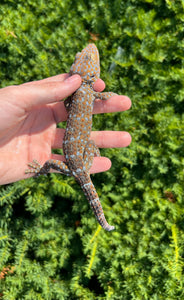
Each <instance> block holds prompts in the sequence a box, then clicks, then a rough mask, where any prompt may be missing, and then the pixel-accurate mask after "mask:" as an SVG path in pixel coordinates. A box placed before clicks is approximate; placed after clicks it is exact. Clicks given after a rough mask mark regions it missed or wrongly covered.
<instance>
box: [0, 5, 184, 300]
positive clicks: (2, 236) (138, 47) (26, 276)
mask: <svg viewBox="0 0 184 300" xmlns="http://www.w3.org/2000/svg"><path fill="white" fill-rule="evenodd" d="M0 22H1V35H0V78H1V87H4V86H8V85H11V84H20V83H23V82H25V81H31V80H37V79H41V78H44V77H48V76H52V75H56V74H58V73H62V72H67V71H69V68H70V65H71V63H72V62H73V59H74V56H75V53H76V52H77V51H79V50H81V49H82V48H84V47H85V46H86V45H87V43H89V42H90V41H93V42H95V43H96V45H97V47H98V48H99V51H100V57H101V74H102V75H101V77H102V78H103V79H104V80H105V82H106V84H107V86H108V89H107V90H109V91H110V90H111V91H115V92H117V93H120V94H126V95H127V96H129V97H130V98H131V99H132V102H133V105H132V108H131V110H130V111H128V112H124V113H116V114H107V115H101V116H100V115H98V116H95V117H94V129H96V130H100V129H107V130H113V129H114V130H127V131H129V132H130V133H131V135H132V140H133V141H132V144H131V145H130V146H129V147H128V148H126V149H109V150H102V151H101V153H102V154H104V155H106V156H108V157H109V158H111V160H112V168H111V170H110V171H109V172H106V173H104V174H97V175H95V176H93V178H92V179H93V182H94V184H95V186H96V188H97V191H98V193H99V196H100V199H101V202H102V205H103V208H104V211H105V214H106V216H107V219H108V220H109V223H112V224H114V225H115V226H116V230H115V231H114V232H111V233H107V232H104V231H103V230H101V229H100V227H99V226H98V225H97V223H96V221H95V219H94V216H93V214H92V212H91V210H90V209H89V205H88V203H87V201H86V199H85V197H84V196H83V194H82V192H81V190H80V187H79V186H78V185H77V184H76V183H75V182H74V180H73V179H72V178H66V177H64V176H62V175H58V174H57V175H54V174H52V175H49V176H48V177H44V178H38V179H30V180H25V181H21V182H18V183H15V184H12V185H8V186H4V187H1V188H0V206H1V209H0V299H3V300H13V299H26V300H28V299H30V300H32V299H35V300H40V299H44V300H51V299H112V300H116V299H118V300H119V299H123V300H124V299H126V300H128V299H136V300H137V299H140V300H142V299H155V300H157V299H163V300H165V299H168V300H171V299H172V300H173V299H183V298H184V292H183V287H184V279H183V278H184V276H183V269H184V262H183V256H184V247H183V244H184V225H183V224H184V217H183V216H184V213H183V207H184V192H183V186H184V157H183V149H184V100H183V99H184V55H183V50H184V49H183V48H184V39H183V36H184V4H183V0H178V1H171V0H165V1H164V0H155V1H153V0H141V1H135V0H128V1H122V0H115V1H110V0H107V1H105V0H100V1H97V0H92V1H85V0H80V1H69V0H66V1H55V0H52V1H45V0H42V1H40V2H39V3H38V2H36V1H33V0H27V1H22V0H19V1H13V0H9V1H8V0H7V1H2V3H1V14H0ZM111 208H112V209H111Z"/></svg>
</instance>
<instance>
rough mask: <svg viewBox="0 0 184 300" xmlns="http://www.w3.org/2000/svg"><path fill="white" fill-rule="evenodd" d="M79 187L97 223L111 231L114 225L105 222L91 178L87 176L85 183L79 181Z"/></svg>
mask: <svg viewBox="0 0 184 300" xmlns="http://www.w3.org/2000/svg"><path fill="white" fill-rule="evenodd" d="M80 185H81V188H82V190H83V192H84V194H85V196H86V198H87V199H88V202H89V204H90V206H91V208H92V210H93V212H94V214H95V217H96V219H97V221H98V223H99V224H100V225H101V226H102V228H103V229H105V230H107V231H111V230H114V229H115V227H114V226H111V225H109V224H108V223H107V221H106V218H105V215H104V213H103V208H102V205H101V203H100V200H99V197H98V194H97V192H96V190H95V187H94V185H93V183H92V181H91V179H90V178H89V180H88V181H87V182H85V183H83V184H82V183H81V182H80Z"/></svg>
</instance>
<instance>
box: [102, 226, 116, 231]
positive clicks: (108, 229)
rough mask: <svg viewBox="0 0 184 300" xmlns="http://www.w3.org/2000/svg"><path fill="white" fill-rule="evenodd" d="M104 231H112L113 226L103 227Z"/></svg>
mask: <svg viewBox="0 0 184 300" xmlns="http://www.w3.org/2000/svg"><path fill="white" fill-rule="evenodd" d="M104 229H105V230H107V231H112V230H114V229H115V226H111V225H108V226H107V227H105V228H104Z"/></svg>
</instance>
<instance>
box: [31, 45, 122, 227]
mask: <svg viewBox="0 0 184 300" xmlns="http://www.w3.org/2000/svg"><path fill="white" fill-rule="evenodd" d="M70 74H71V75H73V74H79V75H80V76H81V77H82V84H81V86H80V88H79V89H78V90H77V91H76V92H75V93H74V94H73V95H72V96H71V97H69V98H68V99H66V100H65V107H66V110H67V112H68V119H67V126H66V131H65V135H64V140H63V152H64V155H65V159H66V161H65V162H62V161H59V160H52V159H50V160H48V161H46V162H45V163H44V165H43V166H41V165H40V164H39V163H38V162H37V161H36V160H34V161H33V163H29V167H31V169H28V170H26V173H35V177H37V176H39V175H41V174H47V173H49V171H50V169H51V168H52V169H55V170H58V171H60V172H61V173H62V174H65V175H68V176H74V177H75V179H76V181H77V182H78V183H79V184H80V186H81V188H82V190H83V192H84V194H85V196H86V198H87V199H88V202H89V204H90V206H91V208H92V210H93V212H94V214H95V217H96V219H97V221H98V223H99V224H100V225H101V226H102V227H103V228H104V229H105V230H107V231H111V230H113V229H114V226H111V225H109V224H108V223H107V221H106V219H105V216H104V213H103V209H102V206H101V204H100V200H99V198H98V194H97V192H96V190H95V187H94V185H93V183H92V181H91V178H90V174H89V169H90V167H91V166H92V163H93V158H94V155H96V156H100V152H99V149H98V148H97V147H96V145H95V143H94V141H92V140H90V133H91V127H92V111H93V105H94V101H95V99H97V98H98V99H102V100H107V99H108V98H110V97H112V96H113V95H116V94H115V93H112V92H107V93H98V92H95V91H94V89H93V83H94V82H95V81H96V80H97V79H98V78H99V76H100V63H99V53H98V49H97V47H96V46H95V45H94V44H89V45H88V46H87V47H86V48H85V49H83V50H82V52H79V53H77V54H76V57H75V61H74V63H73V65H72V66H71V69H70Z"/></svg>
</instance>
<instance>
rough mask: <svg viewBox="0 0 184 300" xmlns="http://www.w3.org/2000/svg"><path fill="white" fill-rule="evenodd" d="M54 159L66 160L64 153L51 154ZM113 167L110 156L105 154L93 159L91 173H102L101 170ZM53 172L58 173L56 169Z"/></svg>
mask: <svg viewBox="0 0 184 300" xmlns="http://www.w3.org/2000/svg"><path fill="white" fill-rule="evenodd" d="M51 158H52V159H58V160H61V161H65V159H64V156H63V155H59V154H52V155H51ZM110 167H111V161H110V159H109V158H107V157H104V156H100V157H94V160H93V165H92V167H91V168H90V170H89V171H90V173H91V174H93V173H100V172H105V171H107V170H109V169H110ZM52 172H54V173H58V172H57V171H55V170H52Z"/></svg>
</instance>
